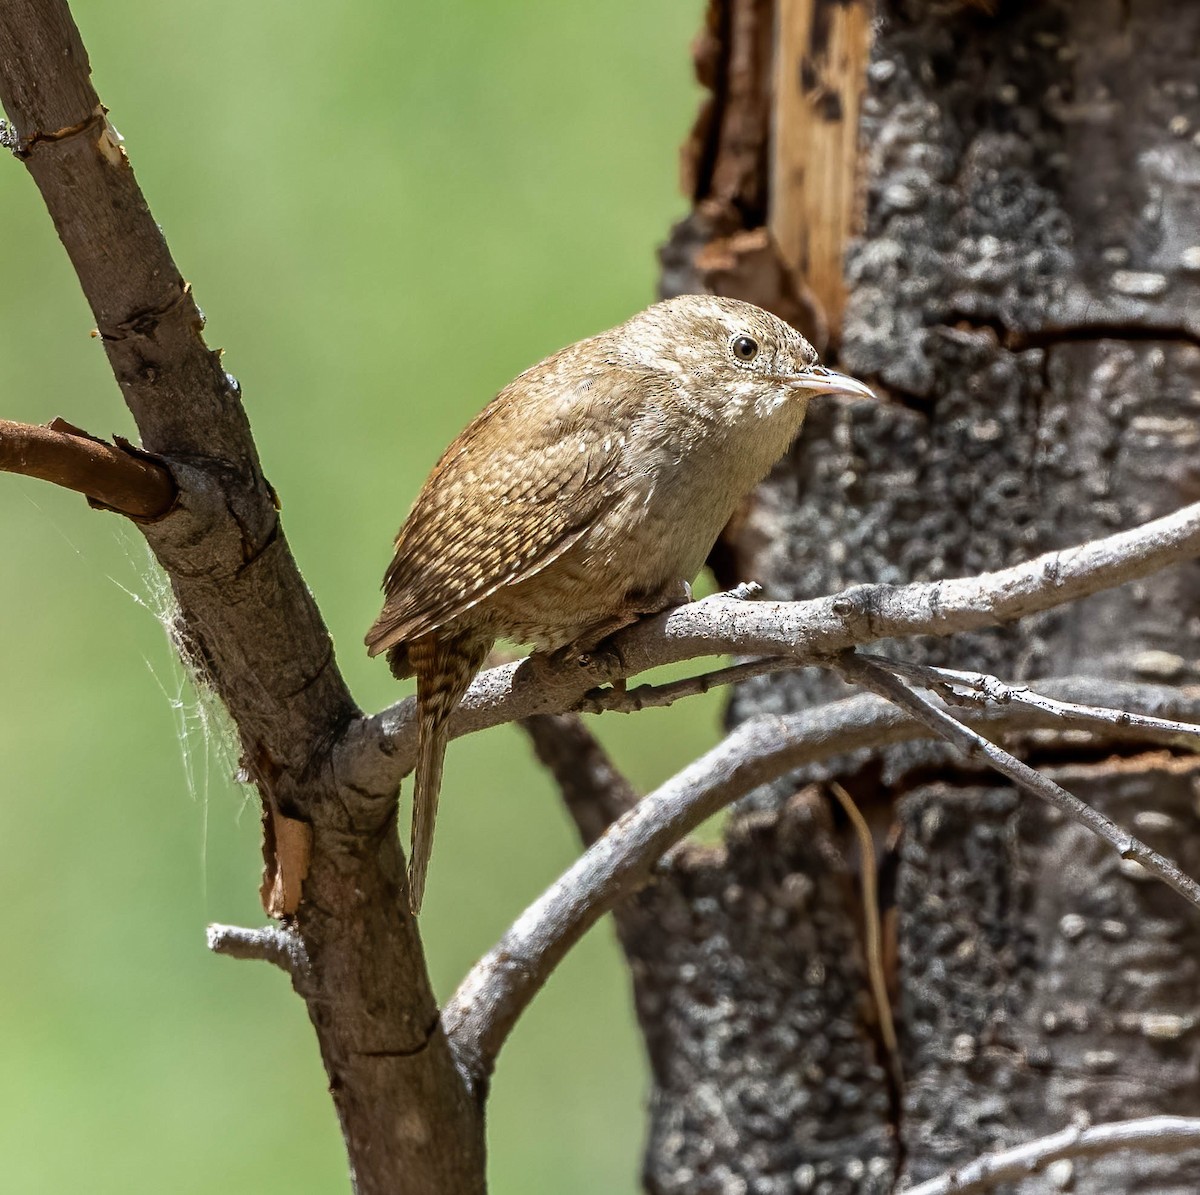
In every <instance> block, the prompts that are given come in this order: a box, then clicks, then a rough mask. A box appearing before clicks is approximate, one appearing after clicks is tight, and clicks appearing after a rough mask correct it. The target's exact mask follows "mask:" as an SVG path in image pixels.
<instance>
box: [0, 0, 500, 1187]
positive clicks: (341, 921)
mask: <svg viewBox="0 0 1200 1195" xmlns="http://www.w3.org/2000/svg"><path fill="white" fill-rule="evenodd" d="M89 73H90V68H89V64H88V57H87V53H86V51H85V50H84V47H83V43H82V41H81V39H80V36H79V32H78V30H77V29H76V27H75V23H74V21H73V19H72V17H71V13H70V10H69V8H68V6H67V4H66V3H65V0H6V3H5V5H4V12H3V18H2V19H0V100H2V101H3V103H4V106H5V108H6V110H7V112H8V116H9V118H10V120H11V122H12V129H11V130H10V134H11V135H10V136H9V138H8V142H9V144H10V145H12V146H13V147H14V148H15V150H16V153H17V156H18V158H19V159H20V160H21V161H22V162H23V163H24V165H25V167H26V168H27V169H28V171H29V173H30V175H31V177H32V178H33V180H34V182H35V183H36V185H37V187H38V189H39V190H40V192H41V195H42V198H43V200H44V202H45V204H46V208H47V210H48V211H49V213H50V216H51V218H52V220H53V222H54V226H55V229H56V231H57V233H58V235H59V237H60V239H61V240H62V243H63V246H64V247H65V249H66V251H67V254H68V255H69V257H70V259H71V262H72V265H73V266H74V268H75V272H76V274H77V276H78V278H79V282H80V285H81V287H82V289H83V292H84V294H85V296H86V298H87V301H88V303H89V304H90V306H91V309H92V312H93V315H94V317H95V321H96V327H97V330H98V331H99V334H100V338H101V342H102V343H103V345H104V349H105V352H106V353H107V354H108V359H109V363H110V365H111V366H112V370H113V374H114V376H115V378H116V380H117V383H118V385H119V386H120V388H121V393H122V395H123V397H124V399H125V402H126V404H127V406H128V407H129V409H130V411H131V412H132V414H133V416H134V419H135V420H136V422H137V426H138V431H139V434H140V436H141V442H142V447H143V448H144V449H145V450H146V451H148V452H150V453H153V454H154V455H155V456H156V457H158V458H161V460H162V461H163V463H164V464H165V465H166V467H167V468H168V469H170V471H171V473H172V475H173V477H174V479H175V483H176V484H177V485H178V487H179V496H178V501H177V502H176V504H175V506H174V508H173V509H172V511H171V512H170V514H169V515H167V516H166V517H164V518H160V519H158V520H157V521H155V522H148V523H142V524H140V526H141V529H142V532H143V534H144V535H145V537H146V540H147V542H148V543H149V544H150V547H151V548H152V550H153V551H154V553H155V556H156V557H157V559H158V561H159V562H160V563H161V565H162V567H163V568H164V569H165V571H166V573H167V576H168V577H169V579H170V582H171V587H172V590H173V593H174V596H175V599H176V601H177V603H178V612H177V616H176V618H175V619H174V627H175V628H176V630H177V632H178V636H179V640H180V643H181V646H182V647H183V650H184V652H185V654H186V656H187V658H188V660H189V662H190V664H191V665H192V667H193V668H194V669H195V670H196V671H197V672H199V673H200V674H201V675H202V677H203V680H204V682H205V683H206V684H207V685H208V686H210V687H211V688H212V689H213V690H214V691H215V692H216V693H217V695H218V696H219V697H220V698H221V700H222V701H223V702H224V704H225V705H226V707H227V708H228V710H229V713H230V715H231V718H232V720H233V723H234V725H235V726H236V728H237V732H238V737H239V739H240V747H241V755H242V759H243V761H244V763H245V766H246V768H247V770H248V771H249V773H250V775H251V776H252V778H253V780H254V782H255V784H256V785H257V786H258V788H259V790H260V792H261V793H262V795H263V797H264V801H265V802H266V805H267V807H268V808H269V809H270V810H271V811H272V815H273V816H274V815H275V814H278V815H280V816H282V817H285V818H289V819H292V820H297V821H304V822H308V823H309V824H310V825H311V827H312V853H311V860H310V862H309V867H308V872H307V876H306V878H305V880H304V884H303V890H302V893H303V899H302V900H301V903H300V905H299V908H298V909H297V910H296V914H295V917H294V923H293V926H292V927H291V929H292V930H293V931H294V932H295V934H296V935H297V936H298V937H299V939H300V941H301V943H302V945H303V948H304V952H305V955H306V957H307V958H308V960H309V963H310V966H309V967H308V969H307V970H306V972H305V973H304V975H303V976H302V977H298V978H296V979H294V983H295V986H296V988H297V990H298V991H299V992H300V994H301V995H302V996H303V997H304V999H305V1001H306V1003H307V1006H308V1010H309V1015H310V1017H311V1019H312V1022H313V1026H314V1029H315V1031H316V1035H317V1039H318V1041H319V1043H320V1048H321V1055H322V1060H323V1062H324V1064H325V1069H326V1072H327V1074H328V1076H329V1090H330V1093H331V1095H332V1098H333V1101H334V1104H335V1107H336V1109H337V1112H338V1117H339V1120H340V1123H341V1128H342V1133H343V1136H344V1138H345V1142H346V1148H347V1152H348V1154H349V1157H350V1164H351V1168H352V1170H353V1173H354V1181H355V1188H356V1191H357V1192H358V1193H359V1195H384V1193H385V1192H386V1193H389V1195H390V1193H392V1192H395V1191H398V1190H405V1191H410V1192H413V1193H414V1195H425V1193H430V1195H432V1193H434V1192H438V1193H442V1192H445V1193H450V1192H453V1193H454V1195H462V1193H464V1192H467V1193H470V1195H477V1193H478V1192H481V1191H482V1190H483V1188H484V1173H483V1171H484V1161H483V1158H484V1141H483V1119H482V1108H481V1105H480V1102H479V1101H478V1100H477V1098H476V1093H475V1092H473V1091H471V1090H470V1089H469V1088H468V1085H467V1083H466V1081H465V1080H464V1077H463V1076H462V1075H461V1073H460V1072H459V1071H458V1070H457V1068H456V1067H455V1065H454V1060H453V1058H452V1056H451V1053H450V1048H449V1044H448V1043H447V1041H446V1039H445V1036H444V1034H443V1033H442V1032H441V1030H440V1028H439V1026H438V1019H437V1005H436V1001H435V1000H434V996H433V991H432V986H431V983H430V979H429V975H428V970H427V967H426V964H425V957H424V953H423V951H422V948H421V943H420V939H419V937H418V934H417V930H416V926H415V924H414V922H413V920H412V918H411V917H409V916H408V914H407V912H406V910H407V907H408V902H407V900H406V899H405V897H404V880H403V876H404V865H403V864H404V860H403V855H402V852H401V848H400V844H399V837H398V835H397V833H396V826H395V785H394V784H386V783H385V785H384V787H382V788H379V787H375V786H373V785H371V784H369V783H368V784H364V785H353V784H349V783H343V782H342V779H341V777H340V776H339V775H338V774H337V771H336V767H335V764H334V761H333V760H332V759H331V758H330V749H331V745H332V744H333V743H334V742H335V740H336V739H337V737H338V735H339V734H340V732H341V731H342V730H343V729H344V728H345V727H346V726H347V725H349V724H351V723H352V722H353V721H354V719H355V718H356V717H358V716H360V715H359V713H358V710H357V709H356V707H355V705H354V702H353V701H352V700H351V697H350V693H349V690H348V689H347V687H346V684H345V681H344V679H343V677H342V675H341V673H340V672H339V670H338V668H337V665H336V663H335V661H334V655H333V644H332V642H331V640H330V637H329V633H328V630H327V629H326V627H325V624H324V622H323V620H322V618H321V615H320V612H319V611H318V609H317V607H316V603H315V601H314V600H313V597H312V595H311V593H310V591H309V589H308V587H307V586H306V585H305V584H304V581H303V578H302V577H301V576H300V572H299V570H298V569H297V567H296V562H295V560H294V558H293V557H292V554H291V551H290V549H289V547H288V543H287V540H286V538H285V536H284V534H283V531H282V528H281V526H280V521H279V512H278V505H277V502H276V497H275V493H274V491H273V490H272V488H271V486H270V485H269V484H268V482H267V480H266V478H265V477H264V476H263V472H262V468H261V465H260V462H259V458H258V452H257V449H256V447H255V444H254V440H253V437H252V436H251V433H250V426H249V422H248V420H247V417H246V412H245V410H244V408H243V406H242V401H241V394H240V390H239V387H238V385H237V382H236V381H235V380H234V379H233V378H232V377H230V376H229V375H228V374H227V373H226V372H225V369H224V366H223V365H222V362H221V356H220V354H219V353H216V352H214V351H212V350H211V349H210V348H209V347H208V346H207V345H206V344H205V342H204V338H203V335H202V327H203V319H202V317H201V315H200V312H199V309H198V308H197V306H196V302H195V299H194V297H193V295H192V292H191V289H190V287H189V286H188V285H187V283H186V282H185V281H184V279H183V277H182V275H181V273H180V271H179V269H178V267H177V266H176V265H175V262H174V260H173V259H172V257H171V253H170V251H169V249H168V248H167V244H166V241H165V240H164V238H163V234H162V231H161V229H160V228H159V226H158V224H157V223H156V222H155V219H154V216H153V215H152V213H151V211H150V208H149V206H148V204H147V202H146V199H145V197H144V196H143V194H142V192H141V189H140V188H139V187H138V184H137V180H136V178H135V177H134V173H133V168H132V166H131V165H130V162H129V159H128V157H127V156H126V153H125V150H124V148H123V147H122V145H121V143H120V140H119V138H118V137H117V136H116V134H115V131H114V130H113V129H112V126H111V125H110V124H109V123H108V120H107V116H106V113H105V109H104V107H103V105H102V104H101V103H100V100H99V98H98V97H97V95H96V92H95V90H94V88H93V87H92V83H91V79H90V77H89ZM384 1142H386V1143H387V1144H386V1146H384V1145H382V1144H381V1143H384Z"/></svg>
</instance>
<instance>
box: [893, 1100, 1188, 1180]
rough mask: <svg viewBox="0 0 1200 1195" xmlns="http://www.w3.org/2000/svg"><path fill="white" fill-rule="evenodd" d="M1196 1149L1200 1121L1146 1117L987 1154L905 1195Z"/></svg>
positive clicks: (1066, 1131)
mask: <svg viewBox="0 0 1200 1195" xmlns="http://www.w3.org/2000/svg"><path fill="white" fill-rule="evenodd" d="M1197 1148H1200V1119H1196V1118H1194V1117H1189V1116H1145V1117H1141V1118H1139V1119H1137V1120H1117V1121H1113V1122H1112V1123H1110V1124H1098V1125H1092V1126H1091V1127H1090V1128H1087V1127H1083V1126H1079V1127H1075V1128H1069V1129H1063V1130H1062V1132H1059V1133H1052V1134H1050V1136H1048V1137H1040V1138H1038V1140H1036V1141H1027V1142H1026V1143H1025V1144H1024V1145H1018V1146H1015V1147H1014V1148H1012V1149H1005V1150H999V1151H997V1152H996V1153H992V1154H985V1155H984V1156H983V1157H981V1158H977V1159H976V1160H975V1161H974V1162H970V1163H968V1164H967V1165H965V1166H960V1167H958V1169H956V1170H952V1171H950V1172H949V1173H948V1174H943V1175H941V1176H940V1177H939V1178H934V1179H930V1180H929V1181H928V1182H924V1183H919V1184H918V1185H917V1186H915V1187H909V1189H908V1191H907V1193H906V1195H972V1193H977V1192H979V1191H988V1190H991V1189H992V1188H993V1187H996V1186H998V1185H999V1184H1000V1183H1006V1182H1017V1181H1019V1180H1021V1179H1024V1178H1031V1177H1032V1176H1034V1175H1036V1174H1040V1173H1041V1172H1042V1171H1043V1170H1045V1169H1046V1167H1047V1166H1050V1165H1051V1164H1053V1163H1054V1162H1057V1161H1061V1160H1063V1159H1065V1158H1095V1157H1101V1156H1103V1155H1104V1154H1110V1153H1116V1151H1117V1150H1120V1149H1137V1150H1141V1151H1143V1152H1145V1153H1164V1154H1169V1153H1180V1152H1182V1151H1183V1150H1185V1149H1197Z"/></svg>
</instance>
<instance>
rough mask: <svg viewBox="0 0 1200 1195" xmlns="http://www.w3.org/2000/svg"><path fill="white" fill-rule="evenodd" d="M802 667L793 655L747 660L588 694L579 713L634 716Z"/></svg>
mask: <svg viewBox="0 0 1200 1195" xmlns="http://www.w3.org/2000/svg"><path fill="white" fill-rule="evenodd" d="M799 667H801V665H800V663H799V662H798V661H796V660H794V659H792V658H790V657H789V656H768V657H767V658H766V659H764V660H744V661H742V662H741V663H739V664H730V665H729V666H728V667H726V668H714V669H713V670H712V671H711V672H702V673H700V674H699V675H698V676H688V677H684V678H683V679H682V680H675V681H667V682H665V683H664V684H661V685H638V687H637V688H636V689H619V688H609V689H600V690H598V691H595V692H591V693H585V694H584V696H583V698H582V699H581V700H580V702H579V704H578V706H577V707H576V710H577V712H578V713H581V714H603V713H607V712H609V711H613V712H615V713H619V714H632V713H636V712H637V711H638V710H649V709H661V708H663V707H664V706H668V705H674V704H675V702H677V701H681V700H683V698H685V697H697V696H699V695H700V694H702V693H711V692H712V690H713V689H716V688H719V687H720V686H721V685H738V684H741V683H742V681H747V680H752V679H753V678H754V677H756V676H771V675H773V674H774V673H776V672H786V671H788V670H789V669H793V668H799Z"/></svg>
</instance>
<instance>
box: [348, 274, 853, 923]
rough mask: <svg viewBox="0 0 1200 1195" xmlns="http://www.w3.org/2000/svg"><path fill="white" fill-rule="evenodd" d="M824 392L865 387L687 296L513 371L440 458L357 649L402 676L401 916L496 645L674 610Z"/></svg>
mask: <svg viewBox="0 0 1200 1195" xmlns="http://www.w3.org/2000/svg"><path fill="white" fill-rule="evenodd" d="M821 392H848V393H856V394H862V393H865V392H866V390H865V387H863V386H862V385H861V384H860V383H858V382H855V381H853V380H852V379H849V378H846V377H843V376H842V375H840V374H834V373H831V372H829V371H828V370H824V369H822V368H821V367H820V366H819V365H818V364H817V361H816V353H815V352H814V351H813V348H812V346H811V345H809V344H808V342H807V341H806V340H804V338H803V337H802V336H800V334H799V333H798V332H796V331H795V330H794V329H792V328H790V327H788V325H786V324H784V323H782V322H781V321H780V320H778V319H776V318H775V317H774V316H772V315H770V314H768V313H767V312H765V311H762V310H760V309H759V308H757V307H753V306H751V305H750V304H748V303H741V302H737V301H736V300H733V299H720V298H715V297H712V296H708V295H685V296H682V297H680V298H677V299H669V300H667V301H666V302H663V303H657V304H655V305H654V306H653V307H650V308H648V309H647V310H645V311H643V312H641V313H639V314H638V315H635V316H634V317H633V318H632V319H630V320H628V321H627V322H626V323H624V324H621V325H620V326H619V327H616V328H613V329H610V330H609V331H607V332H602V333H600V335H598V336H594V337H591V338H589V339H587V340H582V341H580V342H579V343H578V344H573V345H571V346H569V347H568V348H565V349H562V350H561V351H560V352H558V353H555V354H554V355H553V356H551V357H548V358H547V359H546V360H545V361H542V362H540V363H539V364H537V365H535V366H533V368H531V369H529V370H526V372H525V373H523V374H521V375H520V377H518V378H516V379H515V380H514V381H513V382H511V383H509V385H508V386H506V387H505V388H504V389H503V390H502V391H501V392H500V393H499V394H498V395H497V396H496V398H495V399H493V400H492V402H491V403H490V404H489V405H488V406H487V407H486V408H484V410H483V411H482V412H481V413H480V414H479V415H478V416H476V418H475V419H474V420H473V421H472V422H471V423H470V424H469V425H468V426H467V428H466V429H465V430H464V431H463V432H462V433H461V434H460V435H459V437H458V438H457V439H456V440H455V441H454V443H452V444H451V445H450V447H449V448H448V449H447V450H446V451H445V453H444V454H443V455H442V458H441V460H440V461H438V463H437V465H436V466H435V467H434V470H433V472H432V473H431V474H430V476H429V478H428V480H427V481H426V482H425V485H424V486H423V487H422V489H421V492H420V493H419V494H418V496H417V499H416V502H415V503H414V504H413V508H412V511H411V513H410V514H409V516H408V520H407V521H406V522H405V524H404V526H403V527H402V528H401V529H400V533H399V535H398V536H397V537H396V552H395V557H394V559H393V561H392V564H391V567H390V568H389V569H388V571H387V574H386V576H385V578H384V590H385V594H386V600H385V602H384V607H383V611H382V613H381V614H380V615H379V618H378V619H377V620H376V622H375V625H374V626H373V627H372V628H371V630H370V631H369V632H368V634H367V640H366V642H367V647H368V650H369V652H370V654H371V655H378V654H379V653H381V652H384V651H386V652H388V656H389V661H390V663H391V665H392V670H393V672H395V673H396V675H397V676H411V675H413V674H415V675H416V677H417V685H418V688H417V697H418V705H419V732H420V746H419V749H418V762H417V772H416V794H415V797H414V805H413V842H412V850H411V855H412V858H411V862H410V868H409V888H410V898H411V900H412V904H413V908H414V910H415V909H417V908H419V907H420V903H421V898H422V893H423V891H424V882H425V873H426V868H427V865H428V860H429V852H430V849H431V845H432V836H433V824H434V818H435V814H436V808H437V796H438V789H439V787H440V783H441V769H442V757H443V755H444V752H445V745H446V738H447V732H448V721H449V717H450V714H451V713H452V712H453V709H454V707H455V706H456V705H457V704H458V701H459V699H460V698H461V697H462V694H463V693H464V692H465V691H466V688H467V686H468V685H469V684H470V682H471V678H472V677H473V676H474V675H475V673H476V672H477V671H478V669H479V668H480V667H481V666H482V663H483V661H484V659H485V658H486V656H487V653H488V651H489V650H490V649H491V647H492V644H493V643H494V642H495V640H496V639H499V638H503V639H508V640H512V641H514V642H517V643H528V644H531V645H532V646H533V647H534V648H536V649H539V650H553V649H556V648H560V647H563V646H565V645H567V644H572V643H576V642H580V641H594V640H595V639H596V638H597V637H599V636H602V635H604V634H607V633H610V632H611V631H612V630H615V629H616V628H617V627H619V626H620V625H622V624H623V623H624V622H628V621H630V620H631V619H632V618H634V617H636V616H637V615H639V614H642V613H648V612H651V611H654V610H658V609H662V608H664V607H665V606H667V605H670V604H672V603H675V602H678V601H680V600H682V599H683V596H684V594H685V593H686V587H685V583H686V582H688V581H690V580H691V579H692V578H693V577H694V576H695V575H696V573H697V572H699V570H700V568H701V566H702V565H703V563H704V560H705V557H706V556H707V554H708V551H709V549H710V548H711V547H712V544H713V542H714V541H715V539H716V537H717V535H718V534H719V533H720V531H721V528H722V527H723V526H724V525H725V523H726V521H727V520H728V518H729V516H730V514H731V513H732V511H733V509H734V507H735V505H736V504H737V502H738V501H739V500H740V499H741V498H742V497H743V496H744V495H745V494H746V493H747V492H748V491H749V490H750V489H751V488H752V487H753V486H754V485H755V484H756V483H757V482H758V481H759V480H761V478H762V477H763V476H764V475H765V474H766V472H767V470H768V469H769V468H770V467H771V465H772V463H773V462H774V461H775V460H777V459H778V458H779V457H780V456H781V455H782V454H783V453H784V452H785V451H786V449H787V446H788V444H789V443H790V442H791V440H792V438H793V437H794V436H795V434H796V432H797V431H798V430H799V427H800V424H801V421H802V420H803V418H804V409H805V405H806V403H807V400H808V397H809V396H810V395H812V394H814V393H821Z"/></svg>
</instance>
